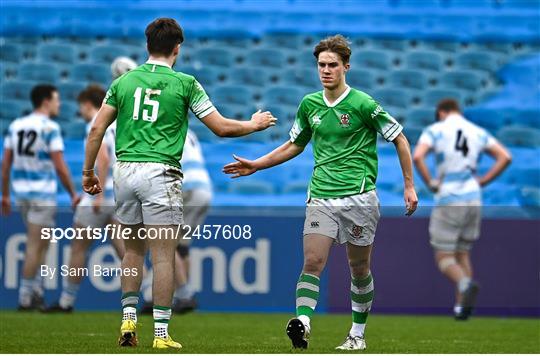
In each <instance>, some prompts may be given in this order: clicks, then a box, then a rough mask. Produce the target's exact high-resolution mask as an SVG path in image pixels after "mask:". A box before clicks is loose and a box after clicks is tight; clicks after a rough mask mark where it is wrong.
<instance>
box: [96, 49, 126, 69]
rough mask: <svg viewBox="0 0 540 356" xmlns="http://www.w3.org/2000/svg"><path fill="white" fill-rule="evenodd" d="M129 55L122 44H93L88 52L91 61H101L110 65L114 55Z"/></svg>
mask: <svg viewBox="0 0 540 356" xmlns="http://www.w3.org/2000/svg"><path fill="white" fill-rule="evenodd" d="M120 56H126V57H129V52H128V51H127V50H126V49H125V48H124V47H123V46H117V45H100V46H95V47H94V48H93V49H92V51H91V54H90V57H91V60H92V62H93V63H103V64H108V65H110V64H111V63H112V62H113V61H114V59H115V58H116V57H120Z"/></svg>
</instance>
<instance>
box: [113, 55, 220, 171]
mask: <svg viewBox="0 0 540 356" xmlns="http://www.w3.org/2000/svg"><path fill="white" fill-rule="evenodd" d="M104 102H105V103H106V104H108V105H111V106H113V107H114V108H116V110H117V117H116V121H117V122H116V157H117V160H118V161H124V162H158V163H165V164H168V165H171V166H174V167H179V168H180V163H179V161H180V159H181V158H182V151H183V148H184V142H185V140H186V134H187V128H188V109H190V110H191V111H192V112H193V113H194V114H195V116H197V117H198V118H203V117H205V116H206V115H208V114H210V113H211V112H213V111H214V110H215V108H214V106H213V105H212V102H211V101H210V99H209V98H208V95H206V92H205V91H204V89H203V88H202V86H201V85H200V84H199V82H197V81H196V80H195V78H194V77H192V76H190V75H187V74H184V73H179V72H175V71H174V70H172V69H171V68H170V67H169V66H168V65H167V64H166V63H163V62H159V61H148V62H146V63H145V64H143V65H141V66H140V67H138V68H136V69H133V70H131V71H129V72H127V73H126V74H124V75H122V76H121V77H120V78H118V79H116V80H115V81H114V82H113V83H112V84H111V87H110V88H109V90H108V92H107V95H106V96H105V99H104Z"/></svg>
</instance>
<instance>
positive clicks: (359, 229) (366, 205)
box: [335, 190, 381, 247]
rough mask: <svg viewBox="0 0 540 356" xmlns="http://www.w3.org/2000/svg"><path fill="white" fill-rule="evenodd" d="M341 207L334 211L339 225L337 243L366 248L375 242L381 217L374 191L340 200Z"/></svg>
mask: <svg viewBox="0 0 540 356" xmlns="http://www.w3.org/2000/svg"><path fill="white" fill-rule="evenodd" d="M342 201H343V203H342V204H343V207H340V208H339V209H337V210H336V213H335V215H336V219H337V220H338V224H339V241H340V243H347V244H350V245H355V246H360V247H367V246H371V245H372V244H373V242H374V240H375V233H376V231H377V225H378V223H379V219H380V217H381V214H380V211H379V198H378V197H377V193H376V191H375V190H371V191H369V192H366V193H362V194H356V195H353V196H350V197H346V198H343V199H342Z"/></svg>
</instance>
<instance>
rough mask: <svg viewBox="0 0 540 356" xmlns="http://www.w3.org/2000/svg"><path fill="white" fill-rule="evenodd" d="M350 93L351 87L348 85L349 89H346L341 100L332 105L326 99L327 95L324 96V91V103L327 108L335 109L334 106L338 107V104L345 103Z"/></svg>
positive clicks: (338, 99)
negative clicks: (344, 100)
mask: <svg viewBox="0 0 540 356" xmlns="http://www.w3.org/2000/svg"><path fill="white" fill-rule="evenodd" d="M350 91H351V87H350V86H348V85H347V89H345V91H344V92H343V94H341V95H340V96H339V98H337V99H336V101H334V102H333V103H331V104H330V102H329V101H328V99H326V95H324V90H323V94H322V97H323V100H324V103H325V104H326V106H328V107H329V108H333V107H334V106H337V104H339V103H341V102H342V101H343V99H345V98H346V97H347V95H349V93H350Z"/></svg>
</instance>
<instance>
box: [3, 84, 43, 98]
mask: <svg viewBox="0 0 540 356" xmlns="http://www.w3.org/2000/svg"><path fill="white" fill-rule="evenodd" d="M35 85H36V82H33V81H24V80H17V81H15V80H14V81H11V82H4V83H2V87H1V92H2V99H16V100H25V101H30V91H31V90H32V88H33V87H34V86H35Z"/></svg>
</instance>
